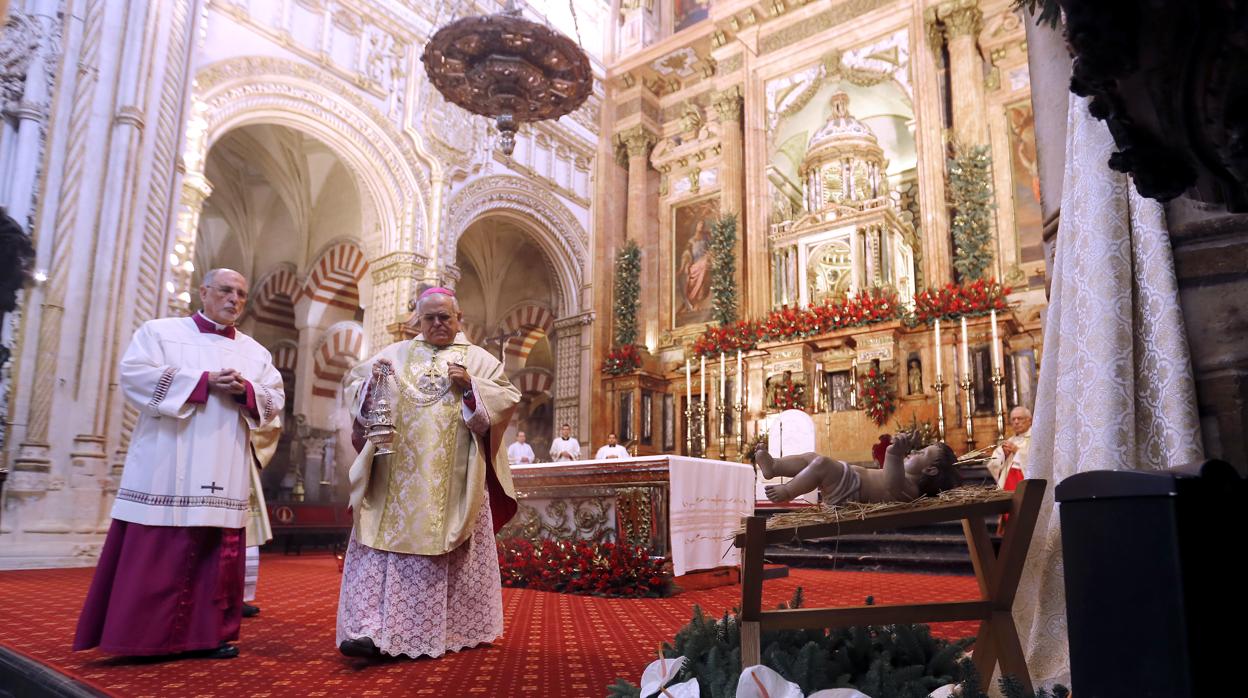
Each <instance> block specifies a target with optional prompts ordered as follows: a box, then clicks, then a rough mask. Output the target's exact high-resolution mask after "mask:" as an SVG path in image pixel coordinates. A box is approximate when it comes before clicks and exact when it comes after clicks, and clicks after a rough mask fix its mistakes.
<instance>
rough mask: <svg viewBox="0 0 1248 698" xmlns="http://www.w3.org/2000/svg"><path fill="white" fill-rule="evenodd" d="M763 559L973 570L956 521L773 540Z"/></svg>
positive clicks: (992, 526)
mask: <svg viewBox="0 0 1248 698" xmlns="http://www.w3.org/2000/svg"><path fill="white" fill-rule="evenodd" d="M989 531H990V532H991V533H995V531H996V521H995V520H993V521H990V522H989ZM765 559H766V561H767V562H769V563H773V564H781V565H789V566H792V567H809V568H817V569H837V570H862V571H882V572H927V573H931V574H974V573H975V570H974V568H973V567H972V565H971V556H970V553H969V551H968V550H967V548H966V537H965V536H964V535H963V534H962V526H961V524H958V523H949V524H940V525H934V526H923V527H920V528H912V529H898V530H896V531H889V532H882V533H871V534H862V535H847V536H839V537H834V538H812V539H809V540H803V541H802V542H801V543H797V542H794V543H780V544H775V545H769V546H767V553H766V557H765Z"/></svg>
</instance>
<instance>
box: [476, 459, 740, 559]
mask: <svg viewBox="0 0 1248 698" xmlns="http://www.w3.org/2000/svg"><path fill="white" fill-rule="evenodd" d="M511 474H512V478H513V480H514V481H515V485H516V491H517V493H518V495H519V498H520V511H519V512H518V513H517V515H516V518H515V519H513V520H512V522H511V523H510V524H508V525H507V527H506V528H505V529H504V530H503V531H502V532H500V534H499V536H500V537H506V536H508V535H513V536H518V537H523V538H529V539H531V540H535V539H543V538H545V539H558V540H590V541H595V542H621V543H631V544H635V545H644V546H646V547H648V548H649V549H650V553H651V554H652V555H671V558H672V572H673V574H675V575H676V576H681V575H684V574H687V573H689V572H692V571H695V570H709V569H714V568H716V567H722V566H726V565H737V564H738V563H739V562H740V551H739V550H738V549H737V548H735V547H733V545H732V537H733V534H734V533H735V532H736V531H737V529H739V528H740V527H741V519H742V517H746V516H750V515H752V514H753V513H754V468H753V466H751V465H749V464H746V463H733V462H729V461H719V460H709V459H705V458H685V457H683V456H669V455H665V456H644V457H640V458H613V459H607V460H582V461H561V462H558V463H533V464H524V465H513V466H511Z"/></svg>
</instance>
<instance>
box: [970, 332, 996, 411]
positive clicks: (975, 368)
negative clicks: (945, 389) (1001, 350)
mask: <svg viewBox="0 0 1248 698" xmlns="http://www.w3.org/2000/svg"><path fill="white" fill-rule="evenodd" d="M971 380H972V381H974V385H973V386H972V391H973V392H972V397H973V399H974V401H975V413H976V414H979V413H983V412H993V411H994V409H995V407H996V405H995V404H994V398H993V394H992V393H993V385H992V352H991V351H989V350H988V347H987V346H979V347H971Z"/></svg>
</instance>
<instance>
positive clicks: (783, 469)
mask: <svg viewBox="0 0 1248 698" xmlns="http://www.w3.org/2000/svg"><path fill="white" fill-rule="evenodd" d="M915 441H916V437H915V435H914V434H912V433H910V432H901V433H899V434H897V435H895V436H893V442H892V443H891V444H889V446H888V451H887V453H886V454H885V456H884V467H883V468H863V467H860V466H857V465H849V464H847V463H845V462H843V461H839V460H834V459H832V458H828V457H827V456H821V455H819V454H818V453H803V454H800V455H796V456H784V457H781V458H775V457H773V456H772V455H771V454H770V453H768V452H767V443H766V442H765V441H762V442H760V443H759V444H758V446H757V447H756V448H755V450H754V463H755V464H756V465H757V466H758V469H759V470H761V471H762V473H763V477H765V478H768V479H771V478H773V477H776V476H777V475H780V476H784V477H791V478H793V479H792V480H789V481H788V482H786V483H784V484H783V485H768V486H767V487H766V488H765V490H766V492H767V498H768V499H770V500H771V501H773V502H787V501H789V500H791V499H793V498H794V497H798V496H800V495H803V494H806V493H807V492H810V491H813V490H815V489H816V488H818V490H819V496H820V498H821V500H822V501H823V503H824V504H825V505H828V506H833V505H837V504H843V503H845V502H866V503H876V502H909V501H913V500H915V499H918V498H919V497H921V496H925V495H926V496H935V495H937V494H939V493H941V492H943V491H945V490H949V489H953V488H955V487H957V486H958V485H960V484H961V483H962V478H961V476H960V475H958V466H957V460H958V459H957V456H955V455H954V453H953V449H951V448H949V446H948V445H946V444H944V443H940V442H937V443H934V444H932V445H930V446H928V447H926V448H923V449H921V450H918V451H914V452H913V453H911V451H912V450H913V448H914V444H915Z"/></svg>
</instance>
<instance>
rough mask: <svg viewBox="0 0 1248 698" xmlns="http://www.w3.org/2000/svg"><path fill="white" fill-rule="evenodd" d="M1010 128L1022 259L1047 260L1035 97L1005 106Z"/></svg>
mask: <svg viewBox="0 0 1248 698" xmlns="http://www.w3.org/2000/svg"><path fill="white" fill-rule="evenodd" d="M1005 119H1006V123H1007V124H1008V126H1009V130H1010V176H1011V181H1012V183H1013V195H1014V229H1015V231H1017V235H1018V253H1019V261H1020V262H1023V263H1027V262H1042V261H1044V249H1043V228H1044V215H1043V213H1042V212H1041V209H1040V171H1039V169H1038V167H1037V165H1036V118H1035V115H1034V114H1033V113H1032V110H1031V100H1030V99H1025V100H1023V101H1021V102H1016V103H1014V104H1011V105H1009V106H1007V107H1006V108H1005Z"/></svg>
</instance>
